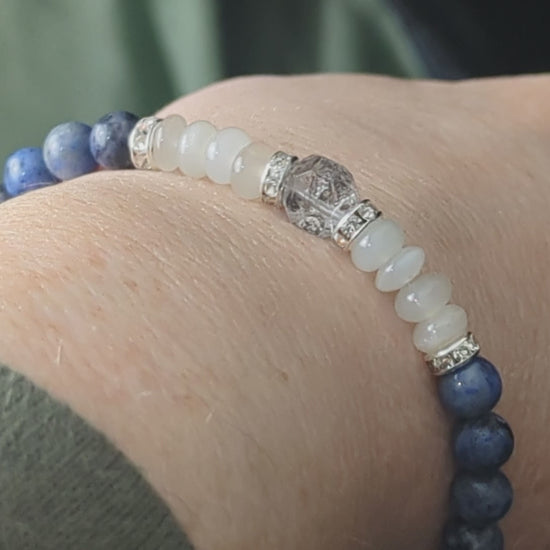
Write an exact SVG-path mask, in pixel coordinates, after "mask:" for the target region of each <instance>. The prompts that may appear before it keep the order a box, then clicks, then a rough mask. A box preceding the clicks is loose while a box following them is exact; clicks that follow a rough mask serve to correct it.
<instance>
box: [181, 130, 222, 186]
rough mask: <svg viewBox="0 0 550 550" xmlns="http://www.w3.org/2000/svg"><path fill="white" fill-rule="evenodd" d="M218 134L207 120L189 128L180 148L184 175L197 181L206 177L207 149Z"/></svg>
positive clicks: (185, 131)
mask: <svg viewBox="0 0 550 550" xmlns="http://www.w3.org/2000/svg"><path fill="white" fill-rule="evenodd" d="M216 132H217V130H216V128H215V127H214V126H213V125H212V124H210V122H207V121H206V120H197V121H196V122H193V123H192V124H189V126H187V128H186V129H185V130H184V131H183V134H182V135H181V138H180V142H179V146H178V149H179V169H180V170H181V172H182V174H185V175H186V176H189V177H191V178H196V179H198V178H204V176H206V166H205V164H206V149H207V148H208V144H209V143H210V142H211V141H212V140H213V139H214V137H215V135H216Z"/></svg>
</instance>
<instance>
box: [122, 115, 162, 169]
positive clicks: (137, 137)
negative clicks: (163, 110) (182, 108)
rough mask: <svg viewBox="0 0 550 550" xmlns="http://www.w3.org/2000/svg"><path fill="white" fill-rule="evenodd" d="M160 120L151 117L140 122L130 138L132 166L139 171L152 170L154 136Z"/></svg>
mask: <svg viewBox="0 0 550 550" xmlns="http://www.w3.org/2000/svg"><path fill="white" fill-rule="evenodd" d="M160 121H161V119H160V118H157V117H154V116H149V117H145V118H142V119H140V120H138V122H137V123H136V125H135V126H134V128H133V129H132V131H131V132H130V135H129V136H128V149H129V151H130V158H131V159H132V164H133V165H134V166H135V167H136V168H137V169H138V170H151V169H152V168H153V165H152V149H153V135H154V133H155V129H156V127H157V125H158V123H159V122H160Z"/></svg>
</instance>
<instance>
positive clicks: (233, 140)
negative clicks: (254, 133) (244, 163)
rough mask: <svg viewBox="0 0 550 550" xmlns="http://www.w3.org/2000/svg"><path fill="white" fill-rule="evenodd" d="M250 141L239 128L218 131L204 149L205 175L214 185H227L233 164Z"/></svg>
mask: <svg viewBox="0 0 550 550" xmlns="http://www.w3.org/2000/svg"><path fill="white" fill-rule="evenodd" d="M250 141H251V140H250V137H249V136H248V134H247V133H246V132H245V131H244V130H241V129H240V128H224V129H223V130H220V131H219V132H218V133H217V134H216V137H215V138H214V139H213V140H212V141H211V142H210V143H209V144H208V147H207V148H206V163H205V167H206V175H207V176H208V177H209V178H210V179H211V180H212V181H213V182H214V183H229V182H230V181H231V169H232V167H233V162H235V159H236V158H237V155H238V154H239V153H240V152H241V151H242V149H244V148H245V147H246V146H247V145H248V144H249V143H250Z"/></svg>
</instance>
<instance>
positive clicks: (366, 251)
mask: <svg viewBox="0 0 550 550" xmlns="http://www.w3.org/2000/svg"><path fill="white" fill-rule="evenodd" d="M404 242H405V235H404V233H403V230H402V229H401V227H400V226H399V225H398V224H397V223H396V222H394V221H393V220H388V219H385V218H378V219H377V220H375V221H373V222H372V223H370V224H369V225H367V226H366V227H365V229H363V231H361V233H359V235H357V237H356V238H355V239H354V240H353V241H352V243H351V247H350V251H351V261H352V262H353V264H354V265H355V267H356V268H357V269H360V270H361V271H376V270H377V269H378V268H379V267H380V266H382V265H383V264H384V263H386V262H387V261H388V260H389V259H390V258H391V257H392V256H393V255H394V254H396V253H397V252H398V251H399V250H400V249H401V247H402V246H403V243H404Z"/></svg>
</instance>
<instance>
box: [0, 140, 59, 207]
mask: <svg viewBox="0 0 550 550" xmlns="http://www.w3.org/2000/svg"><path fill="white" fill-rule="evenodd" d="M57 181H58V180H57V178H56V177H55V176H54V175H53V174H52V173H51V172H50V171H49V170H48V168H47V166H46V163H45V162H44V158H43V157H42V149H41V148H40V147H25V148H24V149H19V150H17V151H15V152H14V153H12V154H11V155H10V156H9V157H8V158H7V160H6V164H5V166H4V184H3V186H4V191H5V193H6V196H7V197H16V196H17V195H21V194H23V193H26V192H27V191H32V190H33V189H38V188H39V187H45V186H47V185H51V184H52V183H57Z"/></svg>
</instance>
